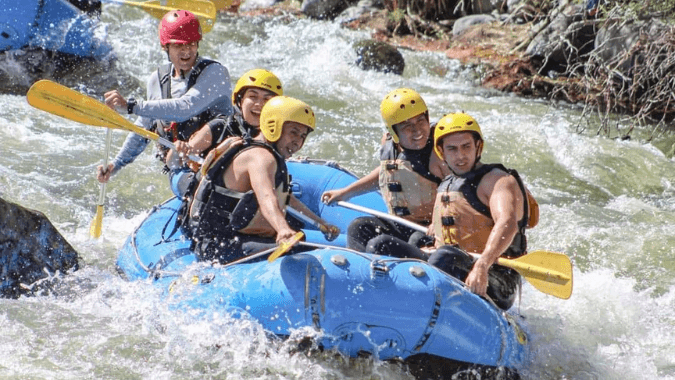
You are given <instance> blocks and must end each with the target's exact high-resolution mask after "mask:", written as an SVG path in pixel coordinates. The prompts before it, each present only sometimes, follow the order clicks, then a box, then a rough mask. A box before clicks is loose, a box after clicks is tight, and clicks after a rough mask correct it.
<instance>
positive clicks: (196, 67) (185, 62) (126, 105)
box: [97, 10, 233, 182]
mask: <svg viewBox="0 0 675 380" xmlns="http://www.w3.org/2000/svg"><path fill="white" fill-rule="evenodd" d="M201 39H202V31H201V27H200V25H199V20H198V19H197V17H195V15H194V14H193V13H191V12H189V11H186V10H175V11H170V12H168V13H167V14H166V15H164V17H163V18H162V20H161V22H160V24H159V42H160V44H161V45H162V49H163V50H164V51H165V52H166V54H167V57H168V58H169V61H170V62H169V63H168V64H165V65H162V66H160V67H159V68H158V69H157V71H156V72H153V73H152V74H150V76H149V78H148V80H147V99H148V100H145V101H144V100H140V99H139V100H135V99H134V98H129V99H125V98H124V97H123V96H122V95H121V94H120V93H119V91H117V90H113V91H109V92H106V93H105V103H106V105H108V106H109V107H111V108H113V109H115V110H118V111H121V112H124V113H128V114H135V115H138V116H140V117H139V118H138V119H137V120H136V125H138V126H140V127H143V128H145V129H147V130H152V131H154V132H156V133H157V134H158V135H160V136H161V137H164V138H166V139H167V140H170V141H173V142H175V141H187V140H188V139H189V138H190V136H191V135H192V134H193V133H194V132H195V131H197V130H198V129H199V128H200V127H201V126H203V125H204V124H205V123H206V122H207V121H209V120H211V119H213V118H215V117H216V116H217V115H230V114H232V112H233V111H232V105H231V104H230V100H229V98H230V94H231V87H232V86H231V83H230V74H229V72H228V70H227V68H225V67H224V66H223V65H221V64H220V63H218V62H216V61H213V60H210V59H206V58H202V57H200V56H199V53H198V49H199V41H201ZM148 143H149V140H148V139H146V138H144V137H141V136H140V135H137V134H133V133H132V134H129V135H128V136H127V139H126V140H125V141H124V145H123V146H122V150H121V151H120V152H119V153H118V154H117V156H116V157H115V159H114V160H113V162H112V163H110V164H109V165H108V167H106V168H104V167H103V166H102V165H101V166H99V167H98V168H97V179H98V180H99V181H100V182H107V181H108V180H109V179H110V176H111V175H113V174H115V173H117V172H118V171H119V170H120V169H121V168H123V167H124V166H126V165H128V164H129V163H131V162H133V161H134V160H135V159H136V157H138V156H139V155H140V154H141V153H142V152H143V151H144V150H145V148H146V147H147V145H148ZM158 151H159V153H158V157H159V158H160V160H162V161H163V162H164V161H165V160H166V153H167V151H168V149H167V148H165V147H163V146H161V147H159V149H158ZM166 169H168V168H166V167H165V171H166Z"/></svg>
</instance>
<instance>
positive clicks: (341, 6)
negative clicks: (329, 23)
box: [301, 0, 350, 20]
mask: <svg viewBox="0 0 675 380" xmlns="http://www.w3.org/2000/svg"><path fill="white" fill-rule="evenodd" d="M349 5H350V1H349V0H304V1H303V2H302V8H301V11H302V13H304V14H305V15H307V17H310V18H313V19H317V20H332V19H334V18H335V16H337V15H339V14H340V13H341V12H342V11H344V10H345V9H347V7H349Z"/></svg>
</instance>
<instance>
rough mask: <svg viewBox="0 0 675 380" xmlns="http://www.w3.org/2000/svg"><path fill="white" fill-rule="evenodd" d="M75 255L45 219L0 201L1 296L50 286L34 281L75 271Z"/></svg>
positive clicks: (27, 292) (76, 259) (41, 215)
mask: <svg viewBox="0 0 675 380" xmlns="http://www.w3.org/2000/svg"><path fill="white" fill-rule="evenodd" d="M77 267H78V255H77V252H76V251H75V250H74V249H73V247H71V246H70V244H69V243H68V242H67V241H66V239H64V238H63V236H61V234H60V233H59V232H58V231H57V230H56V228H54V226H53V225H52V223H51V222H50V221H49V220H48V219H47V217H46V216H45V215H44V214H43V213H41V212H39V211H35V210H29V209H27V208H24V207H22V206H19V205H17V204H15V203H11V202H7V201H5V200H4V199H2V198H0V297H4V298H7V297H18V296H20V295H25V294H33V293H35V292H37V291H38V290H43V289H45V288H48V287H49V286H51V282H50V281H49V280H46V281H40V282H39V283H38V284H35V283H36V281H38V280H42V279H45V278H47V277H51V276H54V275H55V274H57V273H58V272H60V273H65V272H67V271H69V270H71V269H77Z"/></svg>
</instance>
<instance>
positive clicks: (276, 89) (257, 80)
mask: <svg viewBox="0 0 675 380" xmlns="http://www.w3.org/2000/svg"><path fill="white" fill-rule="evenodd" d="M248 87H257V88H262V89H263V90H267V91H272V92H273V93H275V94H277V95H283V94H284V89H283V88H282V87H281V81H280V80H279V78H277V76H276V75H274V74H272V73H271V72H269V71H267V70H265V69H253V70H249V71H247V72H246V73H244V75H242V76H241V78H239V80H238V81H237V84H236V85H235V86H234V90H233V91H232V104H237V102H238V101H241V98H242V97H243V96H244V91H243V90H245V89H246V88H248Z"/></svg>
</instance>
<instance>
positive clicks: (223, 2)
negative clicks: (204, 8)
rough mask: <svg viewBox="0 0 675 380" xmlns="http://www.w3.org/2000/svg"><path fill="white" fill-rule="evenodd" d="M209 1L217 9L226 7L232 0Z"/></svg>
mask: <svg viewBox="0 0 675 380" xmlns="http://www.w3.org/2000/svg"><path fill="white" fill-rule="evenodd" d="M211 2H212V3H213V5H215V7H216V10H217V11H220V10H223V9H227V8H229V7H230V6H232V0H211Z"/></svg>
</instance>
